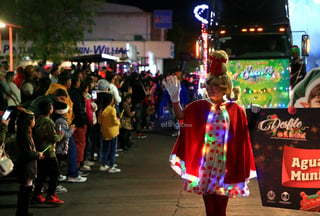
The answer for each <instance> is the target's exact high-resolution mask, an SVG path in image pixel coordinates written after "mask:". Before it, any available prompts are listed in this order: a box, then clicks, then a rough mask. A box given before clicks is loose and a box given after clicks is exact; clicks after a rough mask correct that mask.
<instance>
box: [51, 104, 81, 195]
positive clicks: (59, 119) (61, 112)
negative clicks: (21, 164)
mask: <svg viewBox="0 0 320 216" xmlns="http://www.w3.org/2000/svg"><path fill="white" fill-rule="evenodd" d="M53 107H54V113H53V114H52V115H51V117H52V120H53V121H54V122H55V126H56V131H58V133H62V134H64V136H63V138H62V139H61V140H60V141H59V142H57V143H56V156H57V160H58V164H59V167H60V168H61V161H62V160H63V159H64V158H66V156H67V154H68V145H69V138H70V137H71V136H72V134H73V132H74V131H75V130H76V127H75V125H71V126H70V127H69V125H68V122H67V119H66V117H65V114H66V113H67V112H68V111H69V106H68V105H67V104H66V103H64V102H60V101H57V102H54V103H53ZM66 179H67V177H66V176H65V175H61V174H60V175H59V181H64V180H66ZM56 192H67V189H66V188H64V187H63V186H62V185H60V184H59V185H58V186H57V188H56Z"/></svg>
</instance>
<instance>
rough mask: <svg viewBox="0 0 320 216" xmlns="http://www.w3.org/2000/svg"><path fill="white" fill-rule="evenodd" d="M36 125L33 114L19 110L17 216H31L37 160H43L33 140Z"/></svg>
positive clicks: (16, 165) (25, 110)
mask: <svg viewBox="0 0 320 216" xmlns="http://www.w3.org/2000/svg"><path fill="white" fill-rule="evenodd" d="M34 125H35V117H34V114H33V112H31V111H30V110H27V109H23V108H19V113H18V119H17V141H16V142H17V143H16V144H17V149H16V153H17V155H16V156H17V157H16V164H15V167H16V173H17V180H18V182H19V184H20V187H19V191H18V201H17V211H16V216H25V215H29V213H28V208H29V201H30V196H31V192H32V184H33V181H34V179H35V178H36V174H37V159H43V158H44V156H43V153H42V152H37V151H36V148H35V145H34V142H33V139H32V128H33V127H34Z"/></svg>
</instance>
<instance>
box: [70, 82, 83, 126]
mask: <svg viewBox="0 0 320 216" xmlns="http://www.w3.org/2000/svg"><path fill="white" fill-rule="evenodd" d="M69 95H70V98H71V100H72V102H73V114H74V119H73V121H72V123H73V124H75V125H76V127H82V126H84V125H87V113H86V101H85V99H84V96H83V95H82V94H81V92H80V90H79V89H77V88H71V89H70V91H69Z"/></svg>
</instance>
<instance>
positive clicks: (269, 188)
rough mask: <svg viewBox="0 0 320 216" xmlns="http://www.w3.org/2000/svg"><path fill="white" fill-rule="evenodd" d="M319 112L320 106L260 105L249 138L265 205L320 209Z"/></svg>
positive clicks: (316, 210)
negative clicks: (278, 106)
mask: <svg viewBox="0 0 320 216" xmlns="http://www.w3.org/2000/svg"><path fill="white" fill-rule="evenodd" d="M247 113H248V118H251V117H250V114H249V113H250V112H247ZM319 116H320V108H297V109H296V112H295V114H289V113H288V109H262V110H261V112H260V113H259V115H258V116H256V118H255V124H254V125H255V127H253V129H252V131H251V138H252V147H253V153H254V158H255V164H256V169H257V176H258V181H259V187H260V195H261V200H262V204H263V205H264V206H270V207H278V208H287V209H299V210H306V211H314V212H319V210H320V121H319ZM251 122H252V121H251Z"/></svg>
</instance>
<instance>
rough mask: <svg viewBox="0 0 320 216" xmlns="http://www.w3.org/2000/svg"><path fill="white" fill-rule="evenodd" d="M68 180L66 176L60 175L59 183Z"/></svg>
mask: <svg viewBox="0 0 320 216" xmlns="http://www.w3.org/2000/svg"><path fill="white" fill-rule="evenodd" d="M66 179H67V176H65V175H59V179H58V180H59V181H65V180H66Z"/></svg>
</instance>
